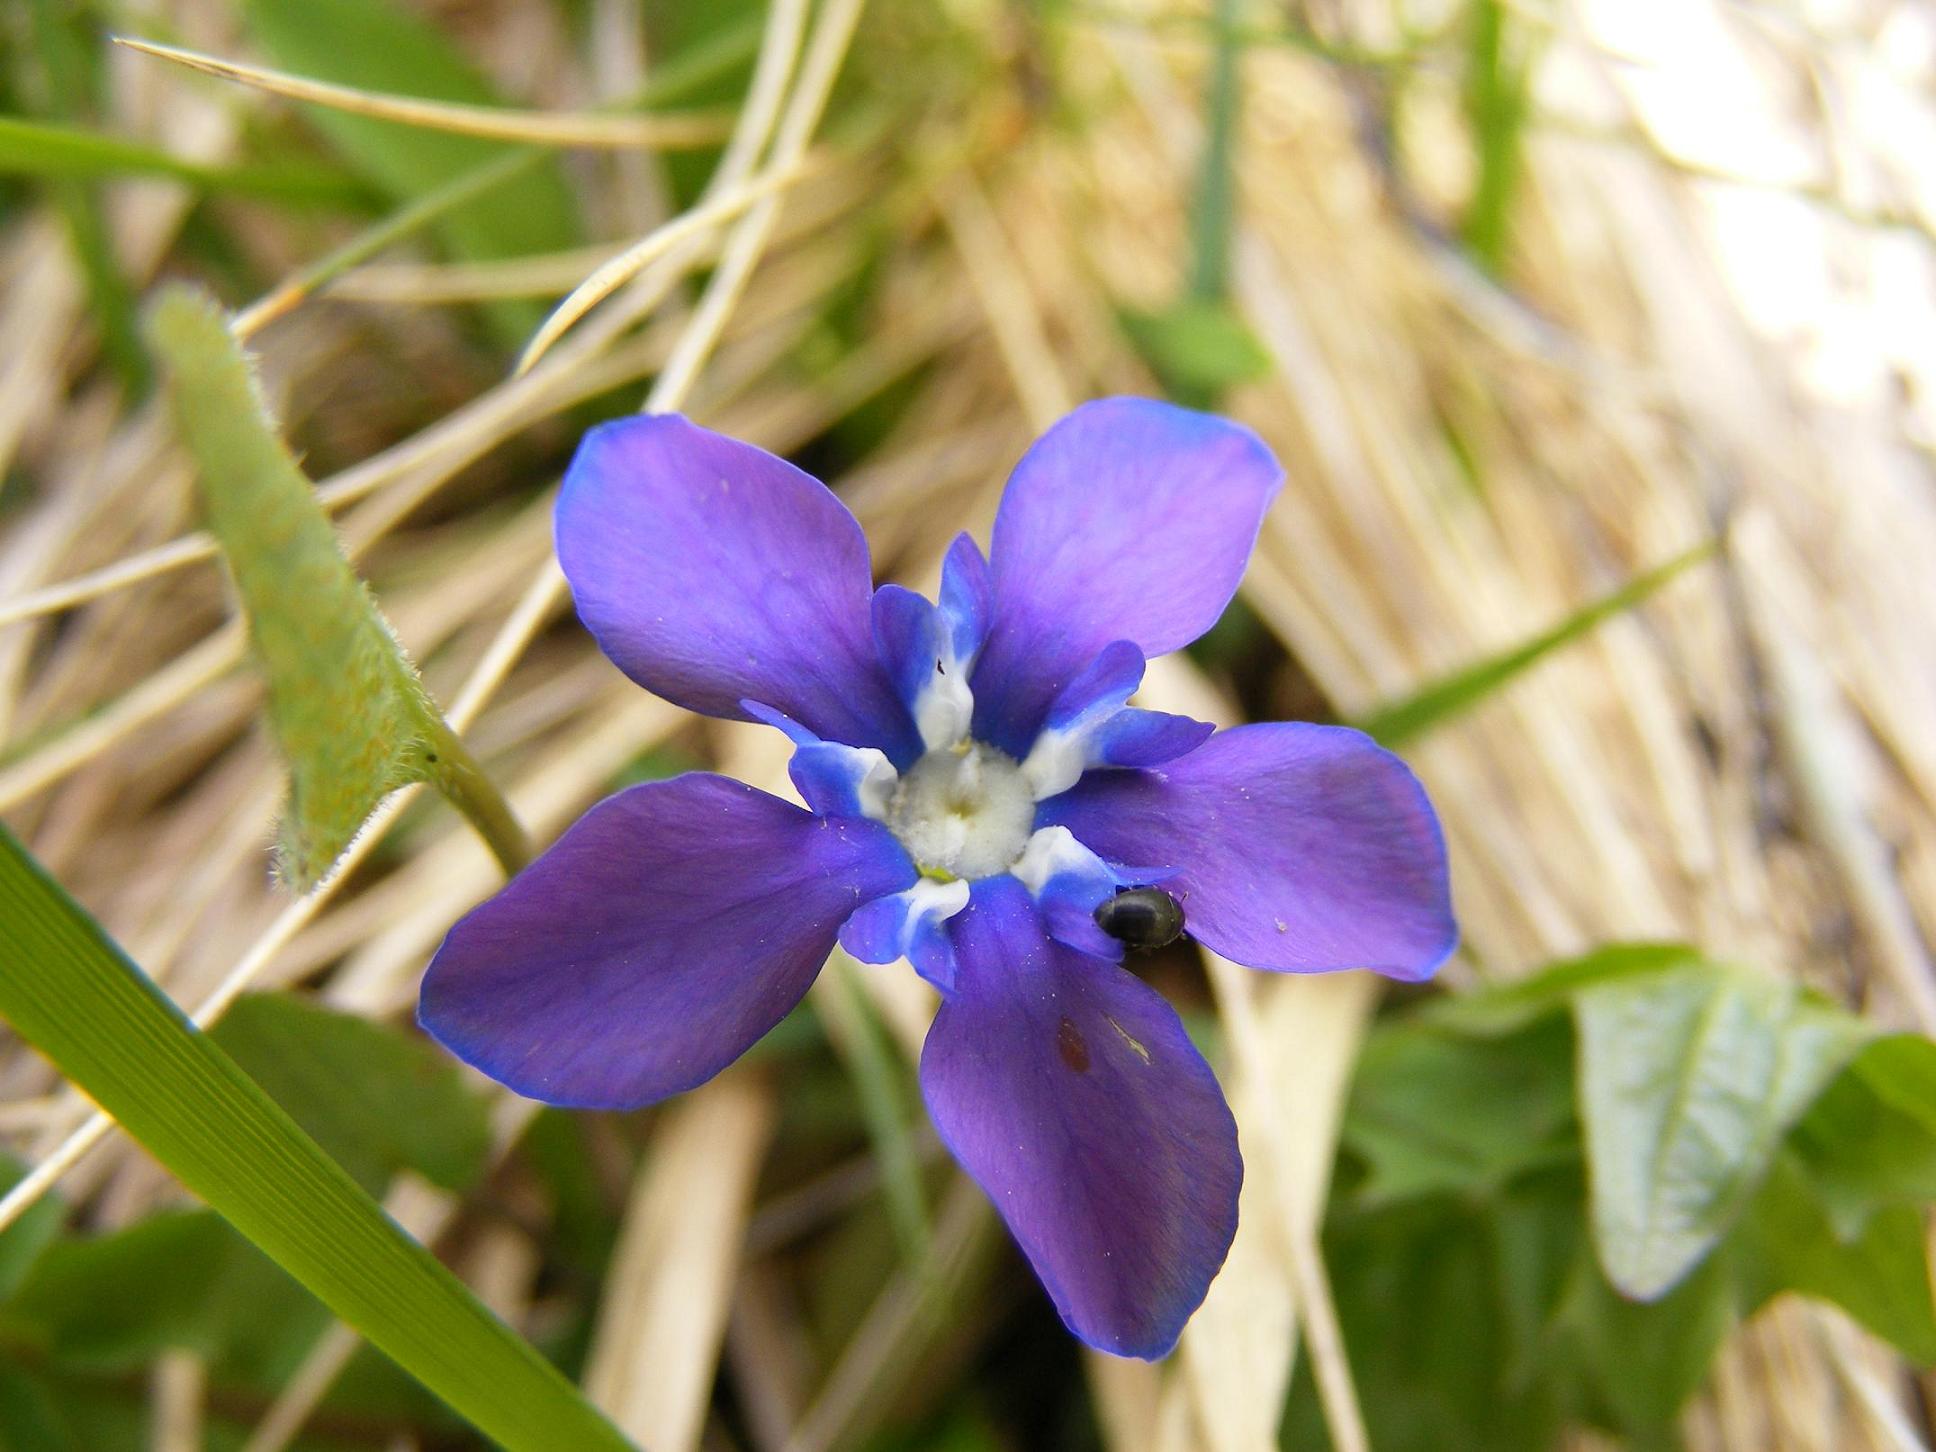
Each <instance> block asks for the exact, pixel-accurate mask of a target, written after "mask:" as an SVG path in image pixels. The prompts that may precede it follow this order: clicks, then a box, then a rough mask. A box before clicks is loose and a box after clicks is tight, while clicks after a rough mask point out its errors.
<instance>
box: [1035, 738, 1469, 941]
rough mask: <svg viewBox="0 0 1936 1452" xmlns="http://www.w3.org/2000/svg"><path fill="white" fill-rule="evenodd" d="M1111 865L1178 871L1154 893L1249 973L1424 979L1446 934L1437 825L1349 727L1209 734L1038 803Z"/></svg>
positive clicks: (1446, 899) (1385, 757)
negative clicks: (1181, 749) (1161, 865)
mask: <svg viewBox="0 0 1936 1452" xmlns="http://www.w3.org/2000/svg"><path fill="white" fill-rule="evenodd" d="M1037 821H1038V824H1039V825H1043V826H1046V825H1048V824H1049V823H1051V822H1055V823H1060V824H1061V825H1063V826H1066V827H1068V828H1069V829H1070V831H1072V832H1074V833H1075V835H1076V837H1077V838H1078V839H1079V840H1080V841H1081V842H1082V843H1083V845H1084V846H1086V847H1088V848H1089V849H1090V850H1091V851H1094V852H1097V853H1099V854H1100V855H1102V856H1104V857H1107V858H1109V859H1110V860H1112V861H1118V862H1175V863H1178V864H1180V867H1181V870H1180V871H1179V872H1178V873H1177V875H1176V876H1175V877H1174V878H1172V879H1170V880H1169V881H1168V882H1166V883H1165V884H1164V886H1165V887H1166V888H1167V889H1168V890H1169V891H1170V892H1172V893H1174V894H1175V895H1176V897H1177V899H1178V900H1179V901H1180V902H1181V903H1182V904H1183V915H1184V922H1185V925H1186V927H1187V929H1188V931H1189V932H1190V934H1191V935H1192V936H1193V937H1195V938H1196V939H1197V940H1198V941H1200V942H1202V943H1203V944H1204V945H1205V946H1207V947H1209V948H1211V949H1214V950H1215V951H1216V952H1218V953H1221V954H1222V955H1223V956H1224V957H1226V958H1230V959H1232V960H1234V961H1235V962H1238V963H1243V964H1247V965H1248V966H1250V967H1252V968H1273V969H1279V970H1282V971H1285V972H1291V973H1320V972H1325V971H1327V970H1330V969H1335V968H1374V969H1376V970H1377V971H1378V972H1380V973H1385V974H1389V975H1390V976H1392V977H1394V978H1405V979H1420V978H1428V977H1430V976H1431V974H1432V973H1433V971H1434V970H1435V969H1437V967H1438V966H1439V964H1441V963H1443V962H1444V961H1445V959H1446V958H1447V956H1449V955H1450V953H1451V952H1452V949H1453V947H1454V945H1455V944H1456V943H1457V941H1458V925H1457V924H1456V923H1455V922H1454V921H1453V919H1452V895H1451V887H1450V884H1449V883H1448V881H1447V878H1446V867H1445V840H1444V838H1443V836H1442V835H1441V834H1440V832H1439V824H1438V818H1437V817H1436V816H1435V815H1434V814H1433V812H1432V804H1431V802H1430V801H1428V800H1427V799H1426V796H1425V789H1424V788H1423V787H1422V786H1420V785H1419V783H1418V778H1417V777H1415V776H1413V775H1412V773H1411V771H1410V769H1409V768H1408V767H1406V765H1405V763H1404V762H1402V761H1400V760H1399V759H1398V758H1397V757H1396V756H1393V755H1392V754H1391V753H1390V752H1389V751H1386V750H1384V749H1383V748H1382V747H1380V746H1378V745H1377V744H1375V743H1374V742H1373V741H1372V739H1371V738H1370V737H1369V736H1366V735H1364V734H1363V733H1362V732H1358V731H1351V730H1348V729H1346V728H1344V727H1342V726H1312V725H1305V724H1287V723H1283V722H1272V723H1268V724H1265V725H1258V726H1239V727H1237V728H1236V729H1235V730H1233V731H1220V732H1218V733H1217V734H1216V735H1215V736H1212V737H1211V738H1210V739H1209V740H1208V741H1207V742H1205V743H1204V744H1203V745H1202V746H1199V747H1198V748H1197V749H1196V750H1195V751H1193V752H1191V753H1190V754H1189V755H1188V756H1184V757H1180V758H1178V759H1177V760H1175V761H1172V762H1170V763H1168V764H1167V765H1165V766H1161V767H1157V768H1155V769H1153V770H1149V771H1105V772H1091V773H1090V774H1089V775H1088V776H1086V777H1084V778H1083V779H1082V781H1081V782H1079V783H1078V784H1077V785H1076V786H1075V788H1074V789H1073V790H1071V791H1068V792H1065V793H1063V794H1062V795H1061V796H1059V797H1056V798H1053V799H1052V800H1050V801H1046V802H1044V803H1042V806H1041V810H1040V813H1039V815H1038V818H1037Z"/></svg>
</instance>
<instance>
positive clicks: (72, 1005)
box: [0, 829, 630, 1452]
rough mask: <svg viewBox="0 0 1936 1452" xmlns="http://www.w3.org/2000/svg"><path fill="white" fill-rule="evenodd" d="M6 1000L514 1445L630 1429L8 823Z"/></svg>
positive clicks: (71, 1068) (319, 1280) (430, 1382)
mask: <svg viewBox="0 0 1936 1452" xmlns="http://www.w3.org/2000/svg"><path fill="white" fill-rule="evenodd" d="M0 963H3V964H4V971H0V1016H4V1017H5V1018H6V1020H7V1022H8V1023H9V1024H11V1025H12V1026H13V1028H14V1029H15V1030H16V1031H17V1032H18V1033H19V1034H20V1035H21V1036H22V1037H23V1038H25V1039H26V1040H27V1041H28V1042H30V1043H32V1044H33V1045H34V1046H35V1047H36V1048H38V1049H39V1050H40V1051H41V1052H42V1053H43V1054H45V1055H47V1057H48V1058H49V1059H51V1060H52V1061H53V1062H54V1064H55V1065H56V1066H57V1067H58V1068H59V1069H60V1070H61V1071H62V1072H63V1073H64V1074H66V1075H67V1076H68V1077H69V1078H70V1079H72V1080H73V1082H74V1083H75V1084H76V1085H77V1086H78V1087H79V1088H81V1089H82V1090H83V1091H84V1092H86V1093H87V1094H88V1096H89V1097H90V1098H92V1099H93V1100H94V1101H95V1102H96V1103H98V1104H99V1105H101V1107H102V1108H103V1109H105V1110H106V1111H107V1112H108V1113H109V1114H111V1115H113V1116H114V1117H115V1118H116V1119H117V1120H119V1121H120V1123H121V1125H122V1127H123V1128H125V1129H126V1130H127V1131H128V1132H129V1133H130V1134H132V1135H134V1137H135V1138H136V1139H138V1140H140V1141H141V1143H142V1144H143V1145H144V1146H145V1147H146V1148H147V1149H148V1151H149V1152H150V1153H151V1154H153V1155H154V1156H155V1157H156V1159H158V1160H160V1161H161V1163H162V1164H163V1165H165V1166H167V1168H168V1169H169V1170H170V1171H171V1172H172V1173H173V1174H174V1175H175V1176H176V1178H178V1179H179V1180H180V1181H181V1182H182V1184H183V1185H185V1186H187V1187H188V1189H190V1190H192V1191H193V1192H194V1193H195V1194H197V1195H199V1196H200V1197H201V1198H202V1199H203V1200H205V1201H206V1202H207V1203H208V1204H209V1205H210V1206H211V1207H212V1208H214V1209H215V1210H216V1211H217V1212H219V1213H220V1214H221V1215H223V1216H224V1217H225V1218H226V1219H227V1220H228V1221H229V1222H230V1223H231V1224H233V1225H234V1226H235V1228H236V1229H237V1230H239V1231H241V1232H242V1234H243V1235H245V1236H247V1237H248V1238H249V1239H250V1240H252V1241H253V1242H255V1244H256V1245H257V1246H258V1247H260V1248H261V1250H262V1251H263V1252H264V1253H265V1254H267V1255H268V1256H269V1257H270V1258H271V1259H273V1260H274V1261H275V1262H276V1263H277V1264H278V1265H280V1266H281V1267H282V1268H283V1269H284V1270H286V1271H287V1272H289V1274H290V1275H292V1276H293V1277H295V1278H296V1279H297V1280H298V1281H300V1282H301V1283H302V1284H303V1285H304V1286H306V1287H308V1289H309V1290H310V1291H311V1292H313V1293H314V1294H315V1296H316V1297H317V1299H319V1300H320V1301H322V1302H323V1303H324V1304H325V1305H327V1306H328V1307H329V1308H330V1309H331V1310H332V1311H334V1312H335V1313H336V1314H337V1315H338V1316H340V1317H342V1319H343V1320H344V1321H346V1322H347V1323H349V1324H350V1325H351V1326H354V1327H355V1328H356V1329H357V1330H358V1331H360V1332H361V1333H362V1334H363V1335H364V1336H366V1337H367V1338H368V1339H369V1340H370V1341H371V1342H372V1343H374V1344H375V1345H376V1346H378V1347H379V1348H381V1349H382V1350H383V1351H384V1352H385V1353H386V1354H388V1355H389V1356H391V1357H392V1358H394V1359H395V1360H396V1362H397V1364H398V1365H400V1366H402V1367H403V1368H404V1369H405V1370H407V1371H408V1372H410V1374H411V1375H413V1376H415V1377H416V1378H417V1379H418V1380H420V1381H421V1382H422V1383H423V1384H424V1385H425V1386H426V1387H428V1388H430V1390H432V1391H434V1392H435V1393H436V1394H437V1395H438V1396H440V1397H442V1398H443V1399H444V1400H445V1401H446V1402H448V1403H449V1404H450V1406H451V1407H452V1409H453V1410H455V1411H457V1412H458V1413H459V1414H461V1415H462V1416H464V1417H465V1418H467V1419H468V1420H470V1421H471V1422H472V1423H473V1424H474V1425H475V1426H476V1427H477V1428H478V1429H479V1430H480V1431H482V1432H483V1433H485V1435H487V1436H489V1437H491V1438H493V1439H495V1440H496V1441H497V1442H499V1443H501V1444H502V1445H503V1446H504V1447H506V1448H508V1449H511V1452H554V1449H556V1448H560V1447H571V1448H584V1449H586V1452H599V1449H622V1448H625V1447H627V1446H629V1445H630V1444H628V1443H627V1442H626V1440H625V1439H624V1438H623V1437H622V1436H620V1435H619V1433H618V1432H617V1431H616V1430H615V1429H614V1428H613V1427H612V1426H611V1424H610V1423H609V1422H607V1421H606V1420H605V1419H604V1418H603V1417H602V1416H600V1415H599V1414H598V1412H597V1411H595V1410H594V1409H593V1408H592V1407H591V1405H590V1404H589V1403H587V1402H586V1401H585V1400H584V1399H583V1398H582V1397H580V1396H579V1395H578V1393H577V1392H576V1391H575V1390H573V1388H572V1387H571V1385H570V1384H569V1383H568V1382H567V1381H566V1380H565V1379H564V1377H562V1376H561V1375H560V1374H559V1373H558V1371H557V1370H556V1369H555V1368H554V1367H552V1366H551V1365H550V1364H549V1363H548V1362H546V1361H545V1360H544V1358H543V1357H541V1356H540V1355H539V1354H538V1353H537V1351H536V1350H534V1349H533V1348H532V1347H531V1345H530V1344H529V1343H528V1342H526V1341H524V1340H523V1339H521V1338H520V1337H519V1336H518V1335H517V1334H516V1333H515V1332H513V1331H512V1330H511V1329H510V1328H509V1327H508V1326H506V1325H505V1324H504V1323H503V1322H502V1321H500V1320H498V1319H497V1318H496V1317H495V1316H493V1315H492V1314H491V1313H490V1312H489V1311H488V1310H486V1309H485V1308H484V1307H483V1305H481V1304H480V1303H479V1302H478V1301H477V1300H476V1299H475V1298H474V1297H473V1296H472V1295H471V1294H470V1292H469V1291H467V1290H466V1289H465V1288H464V1286H463V1284H462V1283H461V1282H460V1281H459V1280H458V1279H457V1278H456V1277H455V1276H453V1275H452V1274H451V1273H450V1272H449V1271H448V1270H446V1269H445V1268H444V1267H443V1266H442V1265H441V1264H440V1263H439V1262H438V1261H437V1259H436V1258H435V1257H434V1256H432V1255H431V1254H430V1253H429V1252H428V1251H426V1250H425V1249H424V1248H423V1247H422V1246H421V1245H418V1244H417V1243H416V1242H415V1241H413V1240H411V1239H410V1238H409V1237H408V1236H407V1235H405V1234H404V1233H403V1232H402V1231H401V1230H400V1229H398V1227H397V1226H396V1224H395V1223H394V1222H393V1221H391V1220H390V1219H388V1218H387V1217H386V1216H385V1215H384V1214H383V1211H382V1209H381V1208H380V1207H379V1206H378V1205H377V1203H376V1202H375V1201H374V1200H372V1199H371V1198H370V1197H369V1196H368V1195H367V1194H365V1193H364V1192H363V1190H361V1189H360V1188H359V1187H358V1186H357V1184H356V1182H355V1181H354V1180H352V1179H351V1178H350V1177H349V1175H348V1173H347V1172H345V1171H344V1170H343V1168H342V1167H341V1166H339V1165H338V1164H337V1163H336V1162H335V1161H334V1160H332V1159H330V1158H329V1156H327V1155H326V1154H324V1153H323V1151H322V1149H321V1148H320V1147H319V1146H318V1145H317V1144H316V1142H315V1141H314V1140H312V1139H310V1138H309V1136H307V1135H306V1134H304V1133H303V1132H302V1130H300V1129H299V1128H297V1126H296V1123H295V1121H294V1120H292V1119H291V1118H290V1117H289V1116H288V1115H287V1114H285V1113H284V1112H283V1111H282V1110H281V1109H280V1108H278V1107H277V1105H276V1104H275V1102H274V1101H273V1100H271V1099H270V1098H269V1097H268V1096H267V1095H266V1094H264V1093H263V1092H262V1090H261V1089H260V1088H259V1087H258V1086H257V1085H256V1084H255V1082H254V1081H253V1080H252V1079H250V1078H249V1077H248V1076H247V1075H246V1074H244V1073H243V1072H242V1071H241V1069H239V1068H238V1067H236V1064H235V1061H234V1060H232V1059H231V1058H229V1056H228V1055H227V1054H225V1053H223V1052H222V1050H221V1049H219V1048H218V1047H216V1045H215V1044H214V1043H213V1042H211V1041H210V1040H209V1038H208V1037H207V1036H206V1035H205V1034H203V1033H202V1032H201V1031H200V1030H198V1029H196V1028H195V1027H194V1026H193V1025H192V1024H191V1023H189V1021H188V1020H187V1019H186V1018H185V1017H183V1015H182V1013H181V1011H180V1010H179V1009H178V1008H176V1007H175V1005H174V1003H173V1002H171V1001H170V1000H169V999H168V998H167V996H166V995H164V994H163V993H162V992H161V990H160V989H159V988H157V987H156V986H155V985H154V983H153V982H152V981H150V980H149V979H148V978H147V977H146V975H144V974H143V973H142V972H141V970H140V969H139V968H137V967H136V966H135V965H134V964H133V963H131V962H130V961H129V960H128V959H127V958H126V957H124V956H123V955H122V954H121V952H120V950H119V949H118V948H116V947H115V945H114V944H113V942H112V941H110V940H109V938H108V937H107V935H106V934H105V933H103V932H102V931H101V928H100V926H99V925H98V924H97V923H95V922H94V920H93V919H92V918H90V917H88V915H87V914H86V913H85V912H83V911H82V910H81V909H80V907H79V906H78V905H77V904H76V903H75V902H74V901H73V899H71V898H70V897H68V896H67V894H66V893H65V892H63V891H62V890H61V888H60V886H59V885H58V884H57V883H55V882H54V881H53V879H52V878H50V877H48V876H47V875H46V873H45V872H44V871H43V870H42V869H41V867H40V865H39V864H38V863H37V862H35V861H34V859H33V858H32V857H31V856H30V855H29V854H28V853H27V852H26V850H25V849H24V848H23V847H21V845H20V844H19V843H18V842H17V841H16V840H15V839H14V838H13V836H12V835H11V834H10V833H8V832H6V831H5V830H4V829H0Z"/></svg>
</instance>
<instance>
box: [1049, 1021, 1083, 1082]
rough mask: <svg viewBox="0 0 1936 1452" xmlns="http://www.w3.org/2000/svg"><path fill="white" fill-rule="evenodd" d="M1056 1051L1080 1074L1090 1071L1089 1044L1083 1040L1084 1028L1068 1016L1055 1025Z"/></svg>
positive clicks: (1063, 1060) (1064, 1061)
mask: <svg viewBox="0 0 1936 1452" xmlns="http://www.w3.org/2000/svg"><path fill="white" fill-rule="evenodd" d="M1055 1051H1056V1052H1057V1053H1058V1054H1060V1055H1062V1062H1063V1063H1065V1064H1067V1065H1068V1066H1069V1067H1070V1068H1071V1069H1074V1070H1075V1071H1076V1072H1077V1073H1078V1074H1087V1073H1088V1072H1089V1045H1088V1044H1087V1043H1086V1042H1084V1040H1083V1037H1082V1030H1081V1029H1079V1028H1077V1027H1076V1026H1075V1025H1074V1024H1073V1023H1071V1022H1070V1021H1069V1020H1068V1019H1066V1018H1065V1019H1063V1020H1062V1022H1061V1023H1059V1024H1057V1025H1056V1026H1055Z"/></svg>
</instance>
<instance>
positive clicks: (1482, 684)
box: [1351, 540, 1718, 748]
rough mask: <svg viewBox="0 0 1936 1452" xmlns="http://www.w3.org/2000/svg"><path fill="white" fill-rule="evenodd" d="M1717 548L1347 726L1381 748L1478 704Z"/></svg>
mask: <svg viewBox="0 0 1936 1452" xmlns="http://www.w3.org/2000/svg"><path fill="white" fill-rule="evenodd" d="M1717 547H1718V546H1717V543H1716V542H1715V541H1713V540H1709V541H1706V542H1704V543H1702V544H1698V545H1696V546H1694V548H1693V549H1690V550H1688V551H1686V552H1685V553H1683V554H1678V555H1676V556H1674V558H1673V559H1671V560H1668V561H1667V562H1666V563H1665V564H1661V565H1656V566H1655V567H1654V568H1653V569H1651V570H1646V571H1643V572H1642V573H1640V574H1638V575H1636V576H1634V577H1633V579H1631V580H1629V581H1628V582H1627V583H1626V584H1624V585H1622V586H1621V587H1620V588H1619V589H1617V590H1614V591H1611V592H1610V593H1608V594H1606V595H1603V596H1601V597H1600V598H1599V599H1598V600H1594V601H1592V602H1590V603H1589V604H1587V605H1585V606H1582V607H1581V608H1580V609H1578V610H1576V611H1574V612H1573V613H1572V614H1571V615H1569V616H1567V617H1566V618H1565V619H1564V620H1562V621H1561V622H1560V623H1559V624H1558V625H1555V626H1554V627H1553V628H1552V629H1550V630H1545V631H1542V632H1541V633H1540V634H1538V635H1536V636H1534V637H1533V638H1532V639H1531V640H1529V641H1527V642H1526V643H1525V644H1523V645H1517V646H1514V647H1513V648H1512V649H1511V650H1508V651H1504V652H1502V653H1501V654H1499V655H1494V656H1488V657H1487V658H1486V659H1484V660H1482V661H1478V662H1476V663H1475V664H1473V665H1469V666H1466V667H1465V668H1464V669H1462V670H1457V671H1454V672H1453V673H1452V674H1451V675H1449V676H1445V677H1442V678H1441V679H1439V680H1437V681H1434V682H1433V683H1432V684H1431V685H1429V686H1427V687H1426V688H1425V689H1424V690H1422V691H1420V692H1418V693H1417V694H1416V695H1413V696H1408V697H1406V698H1405V699H1404V700H1402V701H1394V702H1393V703H1391V704H1390V705H1387V706H1380V707H1378V708H1377V709H1375V710H1373V711H1371V712H1369V713H1368V714H1366V715H1364V716H1361V717H1359V718H1358V719H1357V720H1356V721H1353V722H1352V723H1351V724H1352V725H1354V726H1356V727H1357V728H1358V729H1359V730H1360V731H1363V732H1365V733H1366V734H1367V735H1370V736H1373V737H1376V738H1377V739H1378V740H1379V741H1380V742H1381V743H1383V744H1384V745H1386V746H1390V747H1394V748H1396V747H1399V746H1402V745H1404V744H1405V743H1406V742H1408V741H1410V740H1412V739H1413V738H1414V737H1416V736H1422V735H1424V734H1425V732H1427V731H1429V730H1431V729H1432V728H1433V727H1435V726H1439V725H1441V724H1443V723H1444V722H1445V721H1447V720H1449V719H1450V718H1452V717H1454V716H1456V715H1458V714H1459V713H1460V712H1461V711H1466V710H1469V709H1471V708H1472V707H1473V706H1476V705H1478V704H1479V702H1481V701H1483V700H1484V699H1485V698H1486V697H1487V696H1490V695H1491V694H1492V693H1493V692H1494V691H1497V690H1499V689H1500V688H1501V687H1503V686H1505V685H1506V684H1507V683H1509V682H1510V681H1512V680H1513V679H1514V677H1516V676H1518V675H1519V674H1520V673H1521V672H1523V671H1526V670H1528V669H1530V668H1531V667H1533V666H1535V665H1537V664H1538V663H1539V662H1540V661H1542V660H1544V659H1545V658H1546V657H1547V656H1548V655H1550V654H1551V653H1552V652H1553V651H1556V650H1558V649H1560V647H1562V646H1565V645H1571V644H1572V643H1573V642H1574V641H1576V640H1578V639H1579V638H1580V637H1581V636H1583V635H1585V634H1586V633H1587V632H1588V631H1590V630H1592V629H1593V628H1594V627H1595V626H1597V625H1599V624H1600V623H1601V622H1603V621H1605V620H1608V619H1610V618H1612V617H1613V616H1615V615H1619V614H1622V613H1624V612H1625V611H1628V610H1631V609H1633V607H1634V606H1636V605H1638V604H1640V603H1641V602H1642V601H1644V600H1645V599H1647V597H1648V596H1650V595H1652V594H1653V593H1654V592H1655V591H1656V590H1658V589H1660V588H1661V587H1662V586H1663V585H1665V584H1667V582H1668V581H1670V580H1672V579H1673V578H1674V577H1675V576H1677V575H1679V574H1680V573H1681V571H1682V570H1685V569H1686V568H1687V567H1688V566H1690V565H1694V564H1698V563H1699V562H1700V561H1702V560H1704V559H1706V558H1707V557H1708V556H1709V555H1711V554H1713V553H1714V551H1715V549H1716V548H1717Z"/></svg>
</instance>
